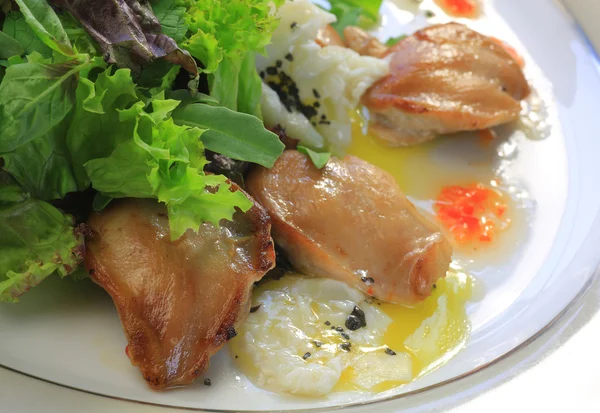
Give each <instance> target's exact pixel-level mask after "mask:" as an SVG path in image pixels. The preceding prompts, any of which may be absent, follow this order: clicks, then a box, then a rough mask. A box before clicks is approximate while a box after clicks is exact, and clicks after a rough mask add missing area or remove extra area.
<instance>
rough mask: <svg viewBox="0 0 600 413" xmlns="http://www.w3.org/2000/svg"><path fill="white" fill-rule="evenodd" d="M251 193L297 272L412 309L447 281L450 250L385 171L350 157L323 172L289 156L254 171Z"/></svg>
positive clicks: (249, 184)
mask: <svg viewBox="0 0 600 413" xmlns="http://www.w3.org/2000/svg"><path fill="white" fill-rule="evenodd" d="M246 185H247V190H248V192H249V193H250V194H252V196H254V197H255V199H256V200H257V202H259V203H260V204H261V205H263V206H264V207H265V208H266V209H267V211H268V212H269V214H270V215H271V219H272V220H273V238H274V239H275V242H276V243H277V245H278V246H280V247H281V248H283V250H285V252H286V253H287V255H288V258H289V260H290V262H291V263H292V265H293V266H294V267H296V268H297V269H298V270H300V271H302V272H304V273H306V274H309V275H316V276H321V277H330V278H334V279H337V280H340V281H343V282H345V283H347V284H349V285H351V286H353V287H357V288H359V289H361V290H362V291H364V292H365V293H367V294H369V295H371V296H375V297H377V298H379V299H382V300H385V301H390V302H395V303H403V304H410V303H415V302H418V301H420V300H422V299H424V298H425V297H427V296H429V295H430V293H431V288H432V284H433V283H435V282H436V280H438V279H439V278H440V277H444V276H445V274H446V271H447V270H448V266H449V264H450V259H451V255H452V247H451V246H450V244H449V243H448V241H446V239H445V238H444V237H443V235H442V234H441V233H440V231H439V229H438V228H436V226H435V225H433V224H432V223H430V222H429V221H427V220H426V219H425V218H424V217H423V216H421V215H420V214H419V212H418V211H417V210H416V208H415V207H414V205H413V204H411V203H410V202H409V201H408V200H407V199H406V197H405V196H404V195H403V194H402V192H401V191H400V188H399V187H398V185H397V184H396V182H395V180H394V178H393V177H392V176H391V175H389V174H388V173H387V172H385V171H383V170H381V169H379V168H377V167H375V166H373V165H371V164H369V163H367V162H365V161H363V160H361V159H358V158H356V157H353V156H347V157H346V158H344V159H343V160H340V159H336V158H332V159H331V160H330V161H329V163H328V164H327V165H326V166H325V168H323V169H322V170H318V169H317V168H316V167H315V166H314V165H313V164H312V162H311V161H310V160H309V159H308V157H306V156H305V155H303V154H301V153H299V152H297V151H285V152H284V153H283V155H282V156H281V157H280V158H279V160H278V161H277V162H276V163H275V166H274V167H273V168H272V169H270V170H269V169H265V168H257V169H254V170H253V171H251V172H250V175H249V176H248V177H247V179H246Z"/></svg>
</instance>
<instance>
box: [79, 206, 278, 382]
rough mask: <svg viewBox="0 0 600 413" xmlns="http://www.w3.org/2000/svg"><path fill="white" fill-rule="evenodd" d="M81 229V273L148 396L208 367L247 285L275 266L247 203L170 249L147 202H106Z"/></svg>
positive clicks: (266, 236) (265, 232) (232, 327)
mask: <svg viewBox="0 0 600 413" xmlns="http://www.w3.org/2000/svg"><path fill="white" fill-rule="evenodd" d="M223 222H225V221H223ZM88 227H89V229H90V231H91V235H90V236H89V237H88V239H87V240H86V249H87V254H86V258H85V265H86V268H87V269H88V271H89V273H90V275H91V277H92V279H93V280H94V281H95V282H96V283H98V284H99V285H100V286H102V287H103V288H104V289H105V290H106V291H107V292H108V293H109V294H110V296H111V297H112V299H113V301H114V303H115V305H116V307H117V311H118V313H119V316H120V318H121V322H122V323H123V328H124V330H125V335H126V336H127V340H128V342H129V345H128V349H127V354H128V356H129V358H130V360H131V363H132V364H133V365H135V366H138V367H139V369H140V371H141V373H142V375H143V376H144V378H145V379H146V382H147V383H148V385H149V386H150V387H151V388H153V389H156V390H163V389H166V388H169V387H173V386H179V385H184V384H189V383H191V382H192V381H193V380H194V379H195V378H196V377H198V376H199V375H200V374H201V373H202V372H204V371H205V370H206V369H207V367H208V362H209V359H210V357H211V356H212V355H213V354H215V353H216V352H217V351H218V350H219V349H220V348H221V347H222V346H223V345H224V344H225V342H226V341H227V340H228V339H230V338H232V337H234V336H235V335H236V329H237V328H238V326H239V325H240V324H241V323H242V322H243V321H244V320H245V318H246V315H247V314H248V312H249V308H250V307H249V306H250V300H249V297H250V290H251V288H252V285H253V283H254V282H255V281H258V280H260V279H261V278H262V277H263V275H264V274H265V273H266V272H267V271H268V270H269V269H271V268H272V267H273V266H274V263H275V251H274V248H273V241H272V239H271V236H270V227H271V225H270V219H269V217H268V215H267V214H266V212H265V211H264V209H263V208H261V207H260V206H258V205H256V204H255V206H254V207H253V208H252V209H250V210H249V211H248V212H247V213H241V212H237V213H236V214H235V215H234V221H233V222H227V223H224V224H223V225H222V226H221V227H220V228H216V227H215V226H213V225H212V224H204V225H202V226H201V227H200V229H199V232H198V233H194V232H192V231H191V230H188V231H187V232H186V233H185V235H184V236H183V237H182V238H180V239H178V240H177V241H174V242H171V241H170V235H169V224H168V219H167V214H166V209H165V208H164V207H163V206H162V205H160V204H158V203H157V202H156V201H153V200H141V199H135V200H134V199H130V200H123V201H120V202H115V203H114V205H112V204H111V206H109V207H108V208H107V209H105V210H104V211H103V212H101V213H99V214H98V213H95V214H93V215H92V216H91V218H90V219H89V222H88Z"/></svg>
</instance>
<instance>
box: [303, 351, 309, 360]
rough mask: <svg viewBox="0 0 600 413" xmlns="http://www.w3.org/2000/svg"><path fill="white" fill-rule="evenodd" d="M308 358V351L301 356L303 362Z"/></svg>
mask: <svg viewBox="0 0 600 413" xmlns="http://www.w3.org/2000/svg"><path fill="white" fill-rule="evenodd" d="M309 357H310V353H309V352H308V351H307V352H306V353H304V355H303V356H302V358H303V359H304V360H306V359H307V358H309Z"/></svg>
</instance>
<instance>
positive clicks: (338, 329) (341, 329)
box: [335, 327, 344, 333]
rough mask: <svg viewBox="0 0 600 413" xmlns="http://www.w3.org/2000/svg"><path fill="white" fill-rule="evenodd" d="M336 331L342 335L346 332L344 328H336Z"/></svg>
mask: <svg viewBox="0 0 600 413" xmlns="http://www.w3.org/2000/svg"><path fill="white" fill-rule="evenodd" d="M335 331H337V332H340V333H341V332H342V331H344V329H343V328H342V327H336V328H335Z"/></svg>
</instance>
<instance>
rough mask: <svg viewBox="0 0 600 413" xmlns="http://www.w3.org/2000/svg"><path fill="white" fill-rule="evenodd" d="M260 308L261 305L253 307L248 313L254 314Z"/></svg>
mask: <svg viewBox="0 0 600 413" xmlns="http://www.w3.org/2000/svg"><path fill="white" fill-rule="evenodd" d="M261 306H262V304H259V305H255V306H254V307H252V308H251V309H250V313H256V312H257V311H258V309H259V308H260V307H261Z"/></svg>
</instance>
